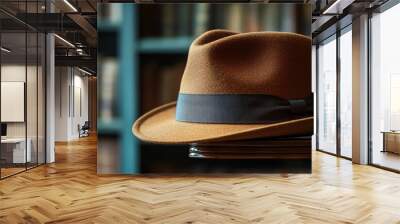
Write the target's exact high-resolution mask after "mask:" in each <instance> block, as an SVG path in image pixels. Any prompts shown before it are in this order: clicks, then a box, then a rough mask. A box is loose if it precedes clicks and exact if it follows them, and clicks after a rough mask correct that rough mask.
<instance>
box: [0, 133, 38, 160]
mask: <svg viewBox="0 0 400 224" xmlns="http://www.w3.org/2000/svg"><path fill="white" fill-rule="evenodd" d="M26 142H27V143H28V144H26ZM26 142H25V138H6V139H1V152H2V153H1V155H2V159H4V160H5V161H6V163H25V162H31V158H32V153H31V145H32V141H31V139H30V138H27V139H26ZM25 145H27V147H26V151H25Z"/></svg>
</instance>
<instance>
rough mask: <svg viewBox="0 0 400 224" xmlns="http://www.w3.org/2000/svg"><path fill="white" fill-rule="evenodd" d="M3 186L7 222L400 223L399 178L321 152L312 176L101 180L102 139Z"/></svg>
mask: <svg viewBox="0 0 400 224" xmlns="http://www.w3.org/2000/svg"><path fill="white" fill-rule="evenodd" d="M56 155H57V163H55V164H51V165H47V166H42V167H39V168H36V169H34V170H30V171H28V172H26V173H22V174H19V175H17V176H14V177H11V178H8V179H5V180H3V181H0V223H11V224H14V223H373V224H380V223H384V224H386V223H400V175H398V174H395V173H391V172H387V171H384V170H380V169H377V168H373V167H368V166H359V165H352V164H351V163H350V162H349V161H347V160H343V159H338V158H335V157H333V156H330V155H326V154H323V153H318V152H315V153H314V154H313V173H312V174H293V175H291V174H289V175H285V174H282V175H276V174H274V175H236V176H232V175H230V176H197V177H193V176H192V177H190V176H187V177H183V176H179V177H172V176H171V177H154V176H151V177H131V176H111V177H104V176H103V177H101V176H97V175H96V139H94V138H86V139H84V140H82V141H77V142H71V143H69V144H58V145H57V154H56Z"/></svg>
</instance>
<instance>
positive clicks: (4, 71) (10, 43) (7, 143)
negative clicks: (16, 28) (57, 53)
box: [0, 32, 31, 177]
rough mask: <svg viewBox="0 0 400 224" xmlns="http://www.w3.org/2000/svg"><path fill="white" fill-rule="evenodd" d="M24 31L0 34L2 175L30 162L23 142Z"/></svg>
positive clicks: (12, 172)
mask: <svg viewBox="0 0 400 224" xmlns="http://www.w3.org/2000/svg"><path fill="white" fill-rule="evenodd" d="M25 41H26V34H25V32H20V33H17V32H16V33H2V34H1V46H2V47H3V48H4V47H6V48H7V49H9V51H8V52H7V51H2V52H1V54H2V55H1V108H0V109H1V123H2V126H3V127H2V129H3V131H2V132H3V133H2V139H1V167H2V169H1V177H6V176H9V175H12V174H15V173H18V172H21V171H24V170H25V163H26V162H27V161H28V162H29V161H30V158H31V157H30V156H31V151H30V149H31V148H30V147H29V146H30V142H29V141H28V144H27V141H26V119H25V103H24V101H25V91H26V68H27V67H26V43H25Z"/></svg>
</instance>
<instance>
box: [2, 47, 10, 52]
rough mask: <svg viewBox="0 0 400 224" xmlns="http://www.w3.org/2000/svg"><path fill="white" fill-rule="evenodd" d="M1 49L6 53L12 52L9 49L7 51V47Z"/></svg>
mask: <svg viewBox="0 0 400 224" xmlns="http://www.w3.org/2000/svg"><path fill="white" fill-rule="evenodd" d="M0 49H1V51H4V52H6V53H10V52H11V50H9V49H7V48H5V47H1V48H0Z"/></svg>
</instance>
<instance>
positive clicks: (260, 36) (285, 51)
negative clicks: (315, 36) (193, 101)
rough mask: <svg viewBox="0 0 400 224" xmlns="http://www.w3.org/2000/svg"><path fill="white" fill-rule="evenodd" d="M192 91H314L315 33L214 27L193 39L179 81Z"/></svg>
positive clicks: (290, 94)
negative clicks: (234, 29) (308, 35)
mask: <svg viewBox="0 0 400 224" xmlns="http://www.w3.org/2000/svg"><path fill="white" fill-rule="evenodd" d="M180 92H181V93H189V94H219V93H232V94H266V95H273V96H279V97H282V98H284V99H297V98H304V97H307V96H309V95H311V38H309V37H307V36H304V35H300V34H295V33H287V32H250V33H235V32H230V31H227V30H211V31H208V32H206V33H204V34H202V35H201V36H199V37H198V38H197V39H196V40H194V42H193V43H192V45H191V47H190V49H189V55H188V60H187V64H186V67H185V71H184V74H183V77H182V82H181V86H180Z"/></svg>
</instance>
